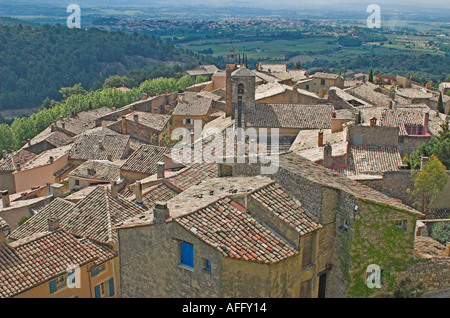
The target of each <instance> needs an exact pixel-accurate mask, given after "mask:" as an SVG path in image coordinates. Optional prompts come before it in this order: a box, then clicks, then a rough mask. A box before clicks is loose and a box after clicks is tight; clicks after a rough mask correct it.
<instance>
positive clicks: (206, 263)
mask: <svg viewBox="0 0 450 318" xmlns="http://www.w3.org/2000/svg"><path fill="white" fill-rule="evenodd" d="M203 267H204V268H203V269H204V270H206V271H211V260H209V259H207V258H204V259H203Z"/></svg>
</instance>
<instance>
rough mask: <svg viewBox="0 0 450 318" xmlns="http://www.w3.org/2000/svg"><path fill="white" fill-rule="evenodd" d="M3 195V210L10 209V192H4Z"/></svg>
mask: <svg viewBox="0 0 450 318" xmlns="http://www.w3.org/2000/svg"><path fill="white" fill-rule="evenodd" d="M1 193H2V203H3V208H8V207H10V206H11V201H10V198H9V192H8V190H3V191H2V192H1Z"/></svg>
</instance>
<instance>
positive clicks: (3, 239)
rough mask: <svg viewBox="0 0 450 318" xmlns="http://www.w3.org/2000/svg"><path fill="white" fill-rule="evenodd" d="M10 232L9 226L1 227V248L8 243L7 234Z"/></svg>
mask: <svg viewBox="0 0 450 318" xmlns="http://www.w3.org/2000/svg"><path fill="white" fill-rule="evenodd" d="M8 233H9V228H8V227H6V228H2V229H0V250H1V249H2V248H3V247H4V246H5V245H6V236H7V235H8Z"/></svg>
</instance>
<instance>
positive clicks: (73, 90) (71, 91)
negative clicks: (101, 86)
mask: <svg viewBox="0 0 450 318" xmlns="http://www.w3.org/2000/svg"><path fill="white" fill-rule="evenodd" d="M59 92H60V93H61V95H62V96H63V98H64V99H67V98H69V97H70V96H71V95H78V94H82V95H84V94H86V93H87V92H86V91H85V90H84V88H83V87H82V86H81V83H78V84H75V85H74V86H72V87H61V89H60V90H59Z"/></svg>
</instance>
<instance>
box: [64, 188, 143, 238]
mask: <svg viewBox="0 0 450 318" xmlns="http://www.w3.org/2000/svg"><path fill="white" fill-rule="evenodd" d="M143 212H145V209H144V208H142V207H140V206H139V205H137V204H135V203H133V202H131V201H129V200H127V199H126V198H124V197H122V196H120V195H119V196H118V197H117V198H114V197H113V196H112V195H111V191H110V190H109V188H107V187H102V186H99V187H97V188H96V189H95V190H94V191H92V192H91V193H90V194H89V195H87V196H86V197H85V198H84V199H82V200H81V201H79V202H78V203H77V204H76V205H75V206H74V207H73V208H72V209H71V210H70V211H68V212H67V214H65V215H64V217H63V218H62V219H61V222H60V224H61V227H62V228H64V229H66V230H67V231H68V232H70V233H73V234H74V235H76V236H80V237H87V238H90V239H93V240H95V241H98V242H103V243H112V242H117V233H116V231H114V230H113V229H112V227H113V225H115V224H117V223H119V222H121V221H124V220H126V219H129V218H132V217H134V216H136V215H138V214H141V213H143Z"/></svg>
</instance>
